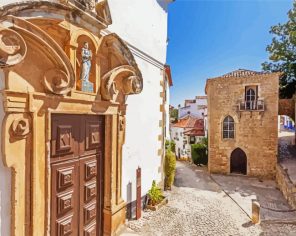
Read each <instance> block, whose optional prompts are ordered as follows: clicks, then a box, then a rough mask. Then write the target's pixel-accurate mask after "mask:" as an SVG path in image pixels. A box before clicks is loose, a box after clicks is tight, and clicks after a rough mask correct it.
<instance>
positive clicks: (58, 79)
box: [0, 16, 75, 95]
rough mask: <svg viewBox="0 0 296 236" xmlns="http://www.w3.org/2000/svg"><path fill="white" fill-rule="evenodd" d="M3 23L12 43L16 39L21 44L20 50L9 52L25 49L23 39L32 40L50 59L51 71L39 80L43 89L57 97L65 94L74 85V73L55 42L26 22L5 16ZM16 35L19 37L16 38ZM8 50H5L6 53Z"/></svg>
mask: <svg viewBox="0 0 296 236" xmlns="http://www.w3.org/2000/svg"><path fill="white" fill-rule="evenodd" d="M3 21H5V22H6V23H8V24H10V29H5V30H6V31H9V32H10V31H11V32H13V35H15V40H14V41H17V39H18V41H17V42H21V43H22V45H23V46H22V45H21V47H20V49H18V48H17V47H15V48H14V50H13V49H10V51H11V52H17V51H19V50H21V48H22V47H23V48H26V47H24V45H25V41H24V40H21V39H23V38H25V39H31V40H34V42H36V43H37V44H39V45H40V46H41V47H40V49H41V50H42V53H44V54H45V55H46V56H47V57H48V58H51V61H52V64H53V65H52V69H50V70H49V71H46V72H45V74H44V76H43V78H40V79H43V82H44V85H45V88H46V89H47V90H48V91H49V92H51V93H54V94H57V95H64V94H67V93H68V92H69V91H70V90H71V89H72V88H73V87H74V85H75V73H74V70H73V68H72V65H71V62H70V60H69V58H68V56H67V55H66V53H65V52H64V50H63V49H62V48H61V47H60V46H59V45H58V44H57V42H56V41H55V40H54V39H52V38H51V37H50V36H49V35H48V34H47V33H46V32H44V31H43V30H42V29H40V28H39V27H37V26H36V25H34V24H32V23H31V22H29V21H27V20H24V19H21V18H18V17H14V16H6V17H5V18H4V20H3ZM3 32H4V31H3ZM0 34H1V32H0ZM18 35H19V37H17V36H18ZM20 35H22V36H20ZM2 38H3V37H2ZM7 44H8V43H7ZM10 44H12V43H10ZM0 47H1V46H0ZM2 47H3V46H2ZM2 47H1V48H2ZM8 49H9V47H8ZM8 49H6V51H7V50H8ZM24 50H25V49H22V51H21V52H22V53H21V54H24V55H25V51H24ZM1 51H3V50H1ZM8 51H9V50H8ZM0 55H1V54H0ZM0 67H1V63H0ZM2 67H3V66H2Z"/></svg>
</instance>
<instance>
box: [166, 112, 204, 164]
mask: <svg viewBox="0 0 296 236" xmlns="http://www.w3.org/2000/svg"><path fill="white" fill-rule="evenodd" d="M205 136H206V135H205V129H204V119H202V118H200V119H199V118H196V117H194V116H191V115H187V116H185V117H183V118H182V119H180V120H179V121H178V122H176V123H174V124H172V126H171V139H172V140H173V141H174V142H175V143H176V156H177V158H178V159H180V158H181V159H190V158H191V144H195V143H199V142H200V141H201V140H202V138H204V137H205Z"/></svg>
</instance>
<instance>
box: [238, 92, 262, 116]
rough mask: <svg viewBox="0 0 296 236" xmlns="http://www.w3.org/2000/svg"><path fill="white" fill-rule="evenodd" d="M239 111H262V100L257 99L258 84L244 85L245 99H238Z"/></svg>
mask: <svg viewBox="0 0 296 236" xmlns="http://www.w3.org/2000/svg"><path fill="white" fill-rule="evenodd" d="M238 109H239V111H264V109H265V106H264V100H263V99H258V86H246V87H245V99H244V100H241V101H239V105H238Z"/></svg>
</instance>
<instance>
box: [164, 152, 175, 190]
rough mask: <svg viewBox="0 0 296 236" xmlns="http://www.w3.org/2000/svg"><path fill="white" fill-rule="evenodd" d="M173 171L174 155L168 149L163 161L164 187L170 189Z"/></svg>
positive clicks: (173, 175) (173, 176) (173, 177)
mask: <svg viewBox="0 0 296 236" xmlns="http://www.w3.org/2000/svg"><path fill="white" fill-rule="evenodd" d="M175 171H176V156H175V154H174V153H173V152H172V151H170V150H169V151H167V152H166V154H165V163H164V174H165V180H164V187H165V189H171V187H172V184H173V183H174V179H175Z"/></svg>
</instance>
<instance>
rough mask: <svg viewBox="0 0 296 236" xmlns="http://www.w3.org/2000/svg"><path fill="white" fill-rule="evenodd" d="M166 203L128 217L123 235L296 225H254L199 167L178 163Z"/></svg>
mask: <svg viewBox="0 0 296 236" xmlns="http://www.w3.org/2000/svg"><path fill="white" fill-rule="evenodd" d="M168 198H169V203H168V204H167V205H166V206H164V207H162V208H161V209H160V210H159V211H157V212H151V211H145V212H144V213H143V217H142V218H141V219H140V220H138V221H129V222H128V223H127V226H128V227H129V228H128V229H127V230H126V232H125V233H123V234H122V235H126V236H127V235H147V236H150V235H151V236H152V235H163V236H165V235H188V236H189V235H219V236H220V235H221V236H222V235H242V236H248V235H250V236H255V235H274V236H279V235H296V225H288V224H286V225H285V224H261V225H253V224H251V223H250V218H249V216H248V214H246V212H245V211H243V210H242V208H241V207H240V206H238V205H237V204H236V203H235V202H234V201H233V200H232V198H230V197H229V196H228V195H227V194H226V193H225V192H224V191H223V190H222V189H221V187H220V186H219V185H218V184H217V183H216V182H214V181H213V180H212V179H211V177H210V175H209V174H208V173H207V172H206V171H205V170H204V169H202V168H200V167H196V166H194V165H189V164H186V163H181V162H178V163H177V173H176V179H175V187H174V188H173V189H172V191H171V192H169V193H168Z"/></svg>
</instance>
